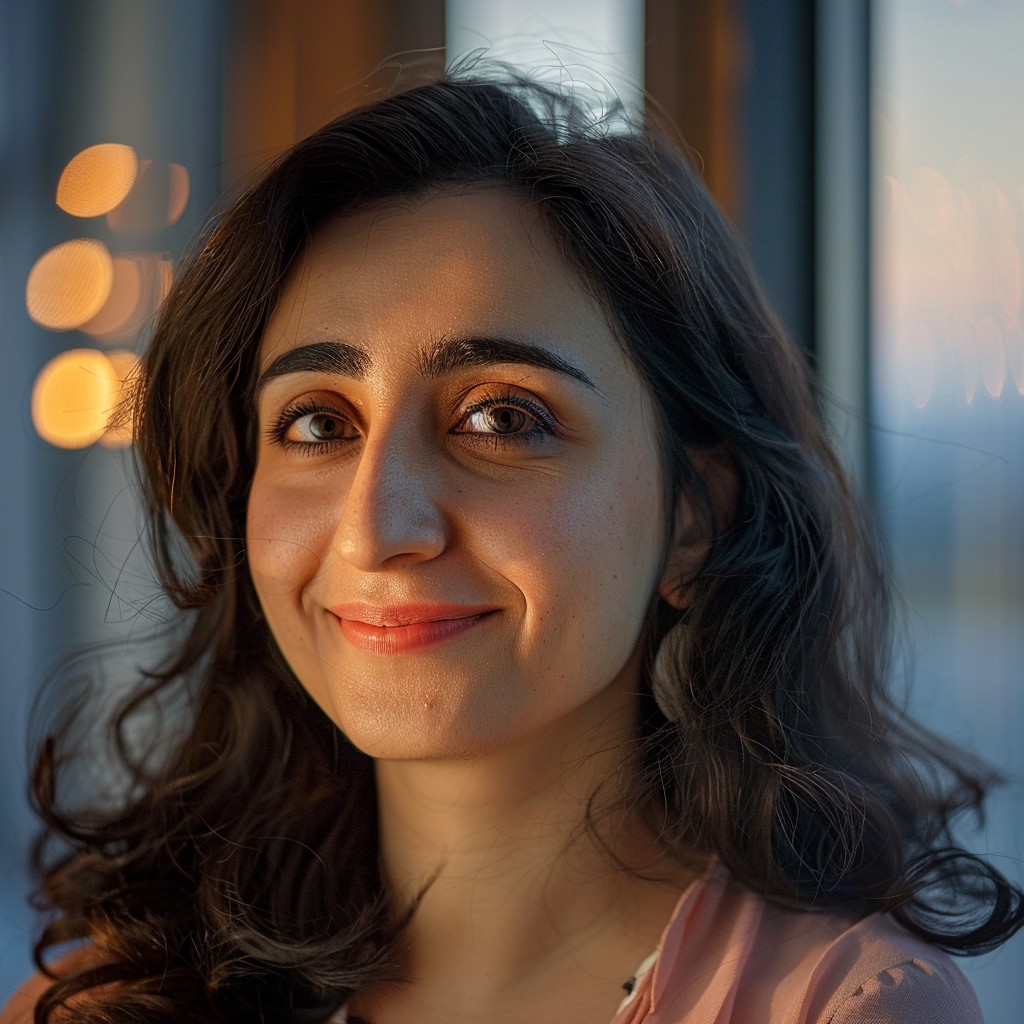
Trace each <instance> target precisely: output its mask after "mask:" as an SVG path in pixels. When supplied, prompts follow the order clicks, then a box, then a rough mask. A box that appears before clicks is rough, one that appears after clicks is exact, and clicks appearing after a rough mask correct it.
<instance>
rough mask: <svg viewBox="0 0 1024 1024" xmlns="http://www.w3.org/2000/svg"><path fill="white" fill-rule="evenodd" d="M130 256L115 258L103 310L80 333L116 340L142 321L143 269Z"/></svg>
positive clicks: (103, 339)
mask: <svg viewBox="0 0 1024 1024" xmlns="http://www.w3.org/2000/svg"><path fill="white" fill-rule="evenodd" d="M139 262H140V261H139V260H138V259H136V258H135V257H133V256H126V255H117V256H115V257H114V267H113V269H114V277H113V283H112V284H111V288H110V295H109V296H108V297H107V301H106V302H105V303H104V304H103V308H102V309H101V310H100V311H99V312H98V313H97V314H96V315H95V316H94V317H93V318H92V319H91V320H88V321H87V322H86V323H84V324H82V330H83V331H85V333H86V334H88V335H90V336H91V337H93V338H97V339H98V340H101V341H119V340H120V339H121V338H123V337H127V336H128V335H129V334H131V333H132V331H133V330H134V329H136V328H137V325H138V322H139V320H140V319H141V317H140V310H139V307H140V306H141V305H142V278H143V268H142V267H141V266H140V265H139Z"/></svg>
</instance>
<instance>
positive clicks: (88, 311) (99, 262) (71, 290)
mask: <svg viewBox="0 0 1024 1024" xmlns="http://www.w3.org/2000/svg"><path fill="white" fill-rule="evenodd" d="M113 282H114V265H113V260H112V259H111V256H110V253H109V252H108V251H107V247H106V246H105V245H104V244H103V243H102V242H100V241H97V240H96V239H94V238H75V239H72V240H71V241H70V242H62V243H61V244H60V245H57V246H54V247H53V248H52V249H50V250H48V251H47V252H44V253H43V255H42V256H40V257H39V259H38V260H36V263H35V266H33V267H32V270H31V271H30V272H29V275H28V283H27V284H26V286H25V305H26V306H27V308H28V315H29V316H30V317H31V318H32V319H33V320H34V321H35V322H36V323H37V324H40V325H41V326H43V327H48V328H49V329H50V330H51V331H70V330H73V329H74V328H76V327H80V326H81V325H82V324H84V323H86V322H88V321H89V320H91V319H92V318H93V317H94V316H96V314H97V313H99V311H100V310H101V309H102V308H103V306H104V304H105V303H106V301H107V299H108V298H109V296H110V290H111V287H112V286H113Z"/></svg>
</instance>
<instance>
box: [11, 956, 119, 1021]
mask: <svg viewBox="0 0 1024 1024" xmlns="http://www.w3.org/2000/svg"><path fill="white" fill-rule="evenodd" d="M99 962H101V961H100V956H99V954H98V953H97V952H96V950H95V948H94V947H93V946H83V947H82V948H81V949H76V950H74V951H72V952H70V953H66V954H65V955H64V956H61V957H59V958H58V959H57V960H56V961H55V962H54V964H53V966H52V968H51V970H52V973H53V975H54V976H53V977H51V976H50V975H48V974H44V973H43V972H42V971H36V973H35V974H33V975H32V977H31V978H29V979H28V980H27V981H25V982H23V983H22V984H21V985H20V986H19V987H18V988H17V989H16V990H15V992H14V994H13V995H11V997H10V998H9V999H8V1000H7V1002H6V1003H5V1004H4V1006H3V1009H0V1024H32V1021H33V1019H34V1017H35V1010H36V1003H38V1002H39V1000H40V998H41V997H42V995H43V994H44V993H45V992H46V990H47V989H48V988H49V987H50V986H51V985H52V984H53V983H54V981H55V980H57V978H58V977H59V976H60V975H62V974H70V973H72V972H74V971H79V970H81V969H82V968H85V967H92V966H94V965H96V964H97V963H99Z"/></svg>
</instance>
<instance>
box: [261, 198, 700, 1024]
mask: <svg viewBox="0 0 1024 1024" xmlns="http://www.w3.org/2000/svg"><path fill="white" fill-rule="evenodd" d="M495 338H497V339H506V340H511V341H513V342H514V343H516V344H520V345H531V346H536V347H538V348H539V349H541V350H542V351H543V352H544V353H546V354H547V356H549V357H551V356H553V357H555V358H557V359H560V360H562V361H564V363H566V364H569V365H571V367H572V368H573V369H572V370H571V371H570V372H560V371H559V370H557V369H552V368H550V367H547V366H537V365H530V364H528V363H526V362H524V361H522V360H521V359H512V358H511V357H509V356H508V354H507V353H504V352H503V353H502V354H501V360H500V361H494V360H493V359H492V358H490V356H487V357H486V358H485V357H484V356H480V355H479V352H480V351H481V346H477V347H476V349H474V351H476V352H477V354H478V358H477V359H476V360H475V362H474V364H473V365H464V363H465V361H464V360H463V361H462V362H461V363H460V360H459V359H458V358H448V359H447V360H445V359H440V358H439V356H438V353H439V352H447V353H448V354H449V355H450V354H451V353H452V352H453V351H456V352H458V351H465V350H466V349H467V347H471V346H466V345H462V346H461V348H459V347H458V345H456V343H464V342H467V341H471V340H473V339H495ZM323 343H340V344H342V345H346V346H352V347H353V348H354V349H356V350H358V352H356V353H354V354H353V353H352V352H351V351H350V350H348V349H346V350H343V354H344V358H342V359H335V361H334V365H332V366H328V367H327V368H326V369H325V368H324V367H323V366H321V367H320V368H319V369H316V368H310V367H309V365H308V360H307V363H306V364H302V363H296V362H295V360H294V359H292V362H291V363H290V364H287V365H286V364H282V363H281V362H280V360H281V358H282V357H283V356H287V353H289V352H292V351H293V350H298V349H301V348H303V347H304V346H308V345H313V344H319V345H323ZM453 345H455V348H453ZM446 346H447V347H446ZM494 347H495V346H493V345H491V346H490V348H486V346H485V347H484V348H485V349H486V351H487V352H490V353H491V354H492V355H493V349H494ZM319 351H321V352H322V351H324V350H323V349H322V348H321V349H320V350H319ZM260 365H261V369H262V370H263V371H266V370H267V369H268V368H272V367H275V369H272V370H271V373H270V375H268V376H267V377H266V379H265V380H264V382H263V386H262V388H261V390H260V393H259V398H258V417H259V426H260V434H261V442H260V448H259V456H258V463H257V468H256V473H255V477H254V480H253V485H252V491H251V497H250V502H249V513H248V547H249V562H250V567H251V572H252V575H253V579H254V582H255V585H256V589H257V592H258V594H259V596H260V600H261V602H262V606H263V609H264V612H265V614H266V616H267V619H268V621H269V624H270V626H271V629H272V630H273V633H274V635H275V637H276V638H277V641H278V643H279V645H280V648H281V650H282V652H283V654H284V656H285V657H286V658H287V659H288V661H289V663H290V665H291V666H292V668H293V669H294V671H295V673H296V674H297V676H298V678H299V679H300V680H301V681H302V683H303V685H304V686H305V687H306V688H307V689H308V690H309V692H310V694H311V695H312V696H313V698H314V699H315V700H316V701H317V703H318V704H319V705H320V707H321V708H322V709H323V710H324V712H325V713H326V714H327V715H328V716H330V718H331V719H333V721H334V722H335V723H336V724H337V725H338V726H339V728H340V729H342V730H343V731H344V733H345V734H346V735H347V736H348V737H349V738H350V739H351V740H352V742H353V743H355V745H356V746H358V747H359V748H360V749H362V750H363V751H365V752H366V753H367V754H369V755H371V756H372V757H374V758H375V759H376V765H377V780H378V794H379V801H380V814H381V843H382V854H383V860H384V866H385V871H386V874H387V877H388V881H389V883H390V885H391V887H392V891H394V892H395V893H397V894H398V896H399V898H405V899H408V900H411V899H413V898H414V897H415V895H416V894H417V893H419V892H420V890H421V889H422V888H423V887H424V885H425V884H426V883H427V882H429V881H430V880H431V879H433V880H434V881H433V884H432V885H431V886H430V888H429V889H428V890H427V892H426V895H425V896H424V898H423V900H422V903H421V904H420V906H419V908H418V910H417V912H416V915H415V917H414V919H413V921H412V924H411V925H410V928H409V947H408V948H409V952H408V963H407V965H406V974H407V977H408V979H409V981H408V982H407V983H404V984H394V985H382V986H378V987H377V988H375V989H374V990H371V991H369V992H366V993H361V994H360V995H359V996H357V997H356V1000H355V1001H354V1004H353V1007H352V1009H353V1012H356V1013H359V1014H361V1015H363V1016H365V1017H368V1018H370V1019H371V1020H372V1021H373V1022H374V1024H399V1022H404V1021H413V1020H415V1021H417V1022H419V1024H426V1022H431V1021H442V1020H443V1021H446V1022H449V1024H450V1022H453V1021H488V1022H501V1021H505V1020H508V1021H512V1020H518V1021H521V1020H524V1019H534V1018H533V1017H531V1016H530V1014H531V1013H533V1014H537V1015H538V1016H537V1017H536V1019H538V1020H548V1019H550V1020H552V1021H554V1020H558V1021H561V1022H568V1024H572V1022H574V1021H580V1022H583V1021H589V1022H600V1021H602V1020H609V1019H610V1018H611V1016H612V1014H613V1013H614V1010H615V1007H616V1006H617V1004H618V1001H619V1000H620V999H621V998H622V995H623V992H622V990H621V985H622V982H623V981H624V980H625V979H626V978H628V977H629V976H630V975H631V974H632V973H633V971H634V969H635V967H636V966H637V964H638V963H639V962H640V961H641V960H642V959H643V958H644V957H645V956H646V955H647V954H648V953H649V952H651V951H652V950H653V949H654V947H655V946H656V944H657V941H658V938H659V936H660V932H661V930H662V928H663V927H664V925H665V923H666V922H667V920H668V918H669V916H670V914H671V911H672V907H673V905H674V903H675V902H676V900H677V899H678V896H679V893H680V891H681V889H682V888H683V887H684V886H685V884H686V883H687V882H688V881H689V880H690V876H688V875H687V874H686V873H685V872H683V871H680V870H679V869H678V868H676V867H673V866H670V865H666V864H664V863H662V862H661V861H660V858H659V850H658V847H657V845H656V843H655V841H654V840H653V838H652V837H650V836H649V835H648V834H647V833H646V832H645V831H644V829H643V828H642V827H641V826H639V824H638V823H637V822H635V821H633V820H632V819H631V818H630V817H629V814H628V812H626V811H622V810H616V809H615V808H616V807H617V804H616V801H615V797H616V795H618V794H619V793H620V792H621V789H620V787H619V785H618V781H617V780H618V778H619V773H620V772H621V767H622V764H623V761H624V758H625V756H626V754H627V753H628V751H629V749H630V745H631V743H632V742H633V737H634V736H635V733H636V715H637V704H636V693H637V689H638V686H639V663H640V640H641V632H642V628H643V624H644V621H645V618H646V615H647V612H648V609H649V607H650V604H651V602H652V601H653V600H654V599H655V596H656V594H657V592H658V589H659V586H660V587H661V588H662V589H663V590H665V591H666V593H667V585H666V580H667V579H668V577H666V576H665V571H666V564H667V561H668V564H670V565H671V566H673V567H674V568H678V562H679V559H680V558H698V557H699V555H700V552H701V551H703V550H706V547H707V539H706V538H704V537H703V536H702V535H700V531H699V530H697V529H696V528H695V525H694V523H695V520H692V517H690V518H689V519H688V518H687V515H686V514H685V513H684V514H682V516H681V519H680V517H678V516H677V517H676V521H675V522H674V523H673V528H676V529H678V528H679V523H680V522H682V523H683V528H682V533H683V534H684V535H685V536H686V544H685V545H683V548H685V550H683V549H681V548H680V546H679V545H676V548H675V549H674V553H673V556H672V558H671V559H668V547H669V543H668V542H669V537H668V528H667V523H666V520H667V519H668V518H669V517H668V516H667V515H666V514H665V511H666V510H665V493H666V489H665V481H664V478H663V472H662V464H661V458H660V453H659V448H658V442H657V436H656V430H655V416H654V413H653V411H652V407H651V402H650V399H649V397H648V395H647V392H646V390H645V388H644V386H643V384H642V382H641V380H640V379H639V377H638V375H637V374H636V372H635V370H634V369H633V367H632V365H631V364H630V362H629V361H628V359H627V358H626V356H625V355H624V352H623V349H622V347H621V345H620V343H619V342H618V341H617V339H616V337H615V335H614V333H613V331H612V329H611V327H610V326H609V323H608V321H607V318H606V316H605V314H604V312H603V310H602V309H601V308H600V306H599V305H598V303H597V302H596V301H595V300H594V299H593V298H592V297H591V296H590V295H589V293H588V292H587V290H586V288H585V287H584V286H583V284H582V283H581V282H580V281H579V279H578V278H577V276H576V275H575V273H574V272H573V271H572V270H571V269H570V267H569V266H568V265H567V264H566V262H565V261H564V259H563V258H562V257H561V256H560V254H559V253H558V252H557V250H556V249H555V247H554V245H553V243H552V241H551V240H550V238H549V237H548V235H547V233H546V231H545V230H544V229H543V227H542V225H541V224H540V222H539V220H538V217H537V214H536V211H534V210H533V209H532V208H531V207H530V206H529V205H528V204H526V203H524V202H522V201H521V200H519V199H518V198H516V197H514V196H511V195H508V194H506V193H503V192H500V191H496V190H476V191H466V192H453V191H442V192H439V193H436V194H433V195H430V196H428V197H426V198H418V199H416V200H414V201H411V202H409V203H408V204H403V205H392V206H388V207H384V208H380V209H373V210H367V211H363V212H361V213H358V214H356V215H354V216H351V217H348V218H345V219H342V220H338V221H336V222H334V223H331V224H329V225H327V226H326V227H324V228H323V229H321V230H320V231H319V232H318V234H317V235H316V236H315V237H314V238H313V240H312V242H311V244H310V245H309V247H308V249H307V251H306V252H305V254H304V255H303V257H302V258H301V259H300V260H299V261H298V262H297V264H296V266H295V267H294V268H293V270H292V272H291V274H290V277H289V278H288V280H287V282H286V286H285V288H284V292H283V294H282V297H281V300H280V302H279V304H278V306H277V309H276V311H275V313H274V314H273V316H272V318H271V320H270V323H269V324H268V327H267V330H266V333H265V336H264V338H263V343H262V348H261V354H260ZM303 365H305V368H303ZM282 369H285V370H289V372H278V371H279V370H282ZM581 376H585V377H586V379H587V381H588V382H584V381H583V380H581V379H579V378H580V377H581ZM488 403H490V404H489V405H488ZM311 410H312V411H311ZM542 428H543V429H542ZM503 430H504V431H506V432H505V433H502V432H501V431H503ZM325 437H327V438H328V439H327V441H326V442H324V440H323V439H324V438H325ZM318 438H319V440H318ZM681 552H682V553H681ZM676 600H681V599H679V598H676ZM440 603H444V604H446V605H452V604H454V605H456V606H458V607H459V608H461V609H463V610H467V609H468V610H469V612H472V613H473V614H474V615H475V614H476V613H478V612H484V613H486V614H482V617H481V618H480V619H479V620H473V621H472V622H470V623H469V626H468V628H464V629H463V630H462V631H461V632H459V633H457V634H456V635H453V636H449V637H447V638H445V639H441V640H438V641H437V642H434V643H431V644H428V645H426V646H419V647H417V648H416V649H414V650H410V651H406V652H405V653H397V654H396V653H381V651H380V650H379V649H375V648H373V645H372V644H371V645H370V648H369V649H368V648H367V646H366V644H362V645H360V644H359V643H357V642H353V641H352V636H353V635H354V634H352V633H351V629H350V628H349V627H344V628H343V623H342V619H344V618H346V617H348V618H352V617H355V618H357V619H358V616H359V615H363V618H364V619H374V618H375V617H376V620H377V621H376V625H377V626H381V625H383V624H385V620H387V621H388V622H394V621H398V619H400V618H401V615H402V611H401V610H402V609H403V608H405V609H406V610H408V609H409V607H410V606H422V605H424V604H426V605H428V606H434V607H436V606H438V605H439V604H440ZM342 606H344V607H343V612H342V613H341V614H340V615H339V613H338V609H339V607H342ZM352 608H355V609H356V611H355V612H353V611H352ZM332 609H333V610H332ZM428 610H429V609H428ZM456 610H458V609H456ZM445 614H448V615H451V610H450V609H449V610H448V611H447V612H446V613H445ZM467 621H468V620H467V618H466V616H463V621H462V626H466V623H467ZM351 628H355V627H351ZM460 628H461V627H460ZM346 629H349V631H348V632H347V631H346ZM384 632H386V630H385V631H384ZM595 790H599V794H598V801H597V807H598V810H599V811H601V810H602V809H606V811H607V813H603V814H599V815H598V817H599V820H600V821H601V823H602V830H603V833H604V841H605V842H606V843H607V844H608V845H609V846H610V847H611V848H612V849H614V851H615V853H616V854H617V855H618V856H619V857H621V858H622V859H623V860H624V861H625V862H626V863H627V864H630V865H631V866H633V867H636V868H639V869H642V870H645V871H647V872H649V873H653V874H654V875H656V876H657V877H658V881H651V880H643V879H640V878H637V877H635V876H634V875H633V874H630V873H627V872H624V871H622V870H621V869H616V868H615V867H613V866H612V864H611V863H610V860H609V858H608V857H607V854H606V853H605V852H604V851H602V850H601V849H599V848H598V845H597V844H596V843H595V842H594V841H593V838H592V837H591V836H590V834H589V833H587V831H586V830H585V829H584V828H583V827H582V823H583V821H584V819H585V808H586V802H587V800H588V798H590V796H591V795H592V794H593V793H594V792H595Z"/></svg>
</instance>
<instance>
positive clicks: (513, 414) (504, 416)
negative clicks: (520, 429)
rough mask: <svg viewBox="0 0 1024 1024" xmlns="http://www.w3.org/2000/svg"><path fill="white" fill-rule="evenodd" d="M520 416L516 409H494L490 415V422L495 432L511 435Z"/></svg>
mask: <svg viewBox="0 0 1024 1024" xmlns="http://www.w3.org/2000/svg"><path fill="white" fill-rule="evenodd" d="M521 415H522V413H520V412H519V411H518V410H517V409H507V408H506V409H495V410H494V412H493V414H492V421H493V423H494V426H495V428H496V429H497V430H499V431H501V432H502V433H505V434H508V433H511V432H512V431H513V430H515V429H516V427H517V426H518V425H519V423H518V420H519V417H520V416H521Z"/></svg>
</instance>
